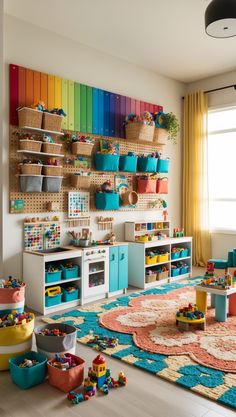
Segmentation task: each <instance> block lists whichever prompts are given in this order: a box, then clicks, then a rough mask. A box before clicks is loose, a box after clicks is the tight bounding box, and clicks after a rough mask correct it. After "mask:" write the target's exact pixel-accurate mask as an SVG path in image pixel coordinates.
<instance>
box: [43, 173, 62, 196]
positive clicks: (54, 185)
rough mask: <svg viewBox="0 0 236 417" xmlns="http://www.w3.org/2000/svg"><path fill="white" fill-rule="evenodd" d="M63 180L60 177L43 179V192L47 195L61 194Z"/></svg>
mask: <svg viewBox="0 0 236 417" xmlns="http://www.w3.org/2000/svg"><path fill="white" fill-rule="evenodd" d="M62 178H63V177H60V176H55V177H54V176H45V177H43V191H45V192H46V193H59V192H60V189H61V183H62Z"/></svg>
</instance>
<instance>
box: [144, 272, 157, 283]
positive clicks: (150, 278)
mask: <svg viewBox="0 0 236 417" xmlns="http://www.w3.org/2000/svg"><path fill="white" fill-rule="evenodd" d="M156 278H157V274H150V275H145V282H146V284H148V283H149V282H154V281H156Z"/></svg>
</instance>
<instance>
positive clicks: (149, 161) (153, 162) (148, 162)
mask: <svg viewBox="0 0 236 417" xmlns="http://www.w3.org/2000/svg"><path fill="white" fill-rule="evenodd" d="M138 170H139V171H140V172H156V170H157V158H153V157H152V156H143V157H139V158H138Z"/></svg>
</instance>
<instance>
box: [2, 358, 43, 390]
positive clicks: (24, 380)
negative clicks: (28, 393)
mask: <svg viewBox="0 0 236 417" xmlns="http://www.w3.org/2000/svg"><path fill="white" fill-rule="evenodd" d="M24 359H31V360H33V359H34V360H36V361H38V362H39V363H38V364H37V365H35V366H32V367H31V368H19V366H18V365H19V364H20V363H22V362H23V361H24ZM9 365H10V374H11V379H12V382H14V384H16V385H17V386H18V387H20V388H22V389H28V388H31V387H33V386H34V385H38V384H41V383H42V382H43V381H44V379H45V377H46V372H47V358H46V356H44V355H41V354H39V353H37V352H33V351H32V352H26V353H24V354H23V355H21V356H17V357H15V358H11V359H9Z"/></svg>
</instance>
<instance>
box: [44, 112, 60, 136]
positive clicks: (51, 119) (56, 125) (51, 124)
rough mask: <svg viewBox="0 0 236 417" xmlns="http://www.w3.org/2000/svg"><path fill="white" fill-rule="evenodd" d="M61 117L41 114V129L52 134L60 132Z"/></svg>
mask: <svg viewBox="0 0 236 417" xmlns="http://www.w3.org/2000/svg"><path fill="white" fill-rule="evenodd" d="M62 119H63V116H59V115H58V114H52V113H43V129H45V130H50V131H53V132H60V131H61V123H62Z"/></svg>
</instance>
